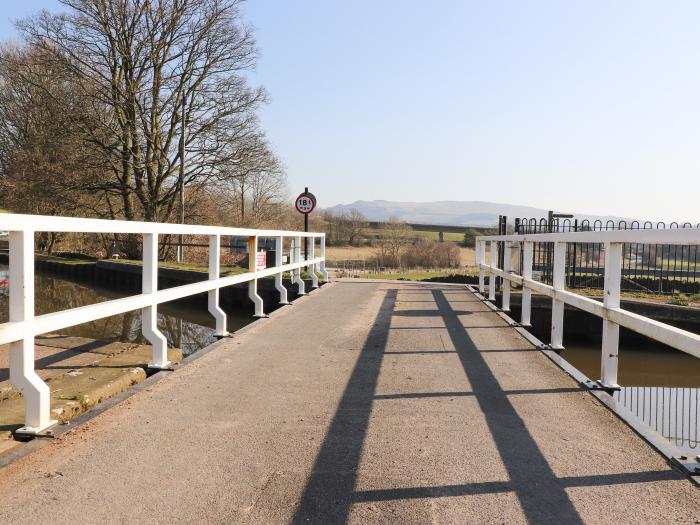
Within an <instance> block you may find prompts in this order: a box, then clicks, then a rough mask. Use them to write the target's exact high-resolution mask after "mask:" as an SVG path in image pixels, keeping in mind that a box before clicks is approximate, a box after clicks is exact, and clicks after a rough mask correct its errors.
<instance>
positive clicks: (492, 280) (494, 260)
mask: <svg viewBox="0 0 700 525" xmlns="http://www.w3.org/2000/svg"><path fill="white" fill-rule="evenodd" d="M496 266H498V243H497V242H496V241H491V272H490V273H489V301H491V302H493V301H495V300H496V274H495V273H493V269H494V268H496Z"/></svg>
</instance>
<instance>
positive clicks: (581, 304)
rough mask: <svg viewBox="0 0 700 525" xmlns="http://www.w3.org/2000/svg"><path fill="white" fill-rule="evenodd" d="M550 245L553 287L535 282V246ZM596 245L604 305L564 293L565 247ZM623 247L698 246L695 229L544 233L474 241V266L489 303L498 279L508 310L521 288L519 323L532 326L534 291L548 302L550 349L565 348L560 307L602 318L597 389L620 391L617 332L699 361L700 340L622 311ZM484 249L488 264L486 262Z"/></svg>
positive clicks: (503, 306)
mask: <svg viewBox="0 0 700 525" xmlns="http://www.w3.org/2000/svg"><path fill="white" fill-rule="evenodd" d="M536 242H539V243H552V244H553V245H554V247H553V257H552V259H553V271H552V284H551V285H550V284H545V283H542V282H538V281H536V280H534V279H533V275H532V268H533V257H532V255H533V245H534V243H536ZM579 242H595V243H603V244H604V257H605V264H604V295H603V301H602V302H600V301H596V300H595V299H591V298H590V297H585V296H583V295H580V294H577V293H575V292H572V291H569V290H566V286H565V285H566V283H565V264H566V245H567V243H579ZM626 242H635V243H640V244H644V243H649V244H686V245H697V244H700V231H699V230H697V229H677V230H616V231H595V232H578V233H570V232H567V233H543V234H532V235H527V234H526V235H495V236H486V237H478V238H477V265H478V267H479V290H480V291H481V292H484V290H485V274H486V273H487V272H488V273H489V283H488V299H489V300H490V301H495V299H496V278H497V277H500V278H502V279H503V287H502V299H501V301H502V305H501V309H502V310H504V311H509V310H510V290H511V284H516V285H519V286H521V287H522V305H521V324H522V325H523V326H530V316H531V304H532V303H531V297H532V292H537V293H540V294H542V295H546V296H548V297H551V298H552V323H551V334H550V346H551V348H552V349H554V350H561V349H563V335H564V305H565V304H568V305H571V306H573V307H575V308H578V309H580V310H584V311H586V312H588V313H590V314H593V315H595V316H597V317H600V318H602V319H603V334H602V356H601V377H600V381H599V382H600V384H601V385H602V386H603V387H605V388H610V389H618V388H620V387H619V385H618V382H617V371H618V348H619V328H620V326H624V327H625V328H628V329H630V330H632V331H634V332H636V333H639V334H641V335H644V336H646V337H649V338H651V339H654V340H656V341H659V342H661V343H664V344H666V345H668V346H671V347H673V348H675V349H677V350H680V351H682V352H685V353H687V354H690V355H692V356H695V357H700V335H698V334H694V333H692V332H689V331H687V330H682V329H680V328H677V327H674V326H671V325H669V324H665V323H661V322H659V321H655V320H653V319H650V318H648V317H644V316H641V315H639V314H636V313H633V312H630V311H627V310H624V309H622V308H621V307H620V288H621V278H622V245H623V243H626ZM499 243H501V245H502V250H503V253H504V257H503V267H502V268H499V267H498V256H497V255H498V245H499ZM487 247H488V248H489V251H490V254H489V255H490V262H489V263H488V264H487V262H486V252H487ZM516 250H517V251H520V253H519V254H518V255H519V258H520V259H521V260H522V269H521V273H520V274H517V273H515V271H514V266H515V265H513V264H512V261H513V256H514V252H515V251H516Z"/></svg>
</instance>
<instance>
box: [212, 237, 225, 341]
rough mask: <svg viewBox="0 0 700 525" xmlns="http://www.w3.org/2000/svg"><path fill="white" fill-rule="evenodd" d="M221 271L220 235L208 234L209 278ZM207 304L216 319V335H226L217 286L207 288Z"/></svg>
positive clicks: (216, 277)
mask: <svg viewBox="0 0 700 525" xmlns="http://www.w3.org/2000/svg"><path fill="white" fill-rule="evenodd" d="M220 273H221V237H220V236H219V235H210V236H209V280H210V281H211V280H216V279H218V278H219V274H220ZM207 306H208V308H209V313H210V314H211V315H213V316H214V319H215V320H216V332H215V334H214V335H216V337H226V336H227V335H228V331H227V330H226V312H224V311H223V310H222V309H221V307H220V306H219V288H215V289H214V290H209V293H208V294H207Z"/></svg>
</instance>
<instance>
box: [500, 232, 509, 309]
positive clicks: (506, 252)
mask: <svg viewBox="0 0 700 525" xmlns="http://www.w3.org/2000/svg"><path fill="white" fill-rule="evenodd" d="M511 255H512V252H511V244H510V241H506V242H504V243H503V271H504V272H505V273H506V274H507V273H510V265H511ZM501 310H503V311H504V312H510V280H509V279H506V278H503V295H502V296H501Z"/></svg>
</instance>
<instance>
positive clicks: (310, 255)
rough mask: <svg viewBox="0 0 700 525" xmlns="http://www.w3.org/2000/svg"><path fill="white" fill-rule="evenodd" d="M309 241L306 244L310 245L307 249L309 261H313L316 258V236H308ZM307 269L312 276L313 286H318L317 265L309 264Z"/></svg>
mask: <svg viewBox="0 0 700 525" xmlns="http://www.w3.org/2000/svg"><path fill="white" fill-rule="evenodd" d="M306 239H307V241H311V242H307V243H306V245H307V246H308V249H307V259H306V260H307V261H311V260H313V259H314V252H315V250H316V239H315V238H314V237H307V238H306ZM306 271H307V273H308V274H309V276H310V277H311V288H318V275H316V265H315V264H309V265H308V266H307V267H306Z"/></svg>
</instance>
